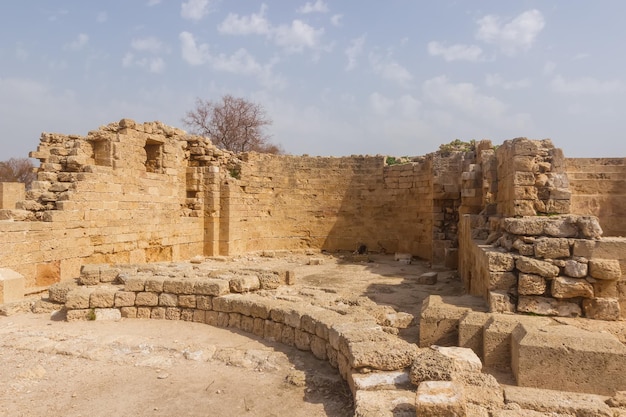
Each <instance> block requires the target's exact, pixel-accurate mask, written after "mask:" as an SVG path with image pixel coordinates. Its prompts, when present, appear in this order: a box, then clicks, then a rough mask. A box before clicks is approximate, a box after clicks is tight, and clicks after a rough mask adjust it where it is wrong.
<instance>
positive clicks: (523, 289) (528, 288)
mask: <svg viewBox="0 0 626 417" xmlns="http://www.w3.org/2000/svg"><path fill="white" fill-rule="evenodd" d="M547 288H548V286H547V284H546V279H545V278H544V277H542V276H540V275H534V274H520V275H519V280H518V283H517V292H518V294H520V295H543V293H545V292H546V289H547Z"/></svg>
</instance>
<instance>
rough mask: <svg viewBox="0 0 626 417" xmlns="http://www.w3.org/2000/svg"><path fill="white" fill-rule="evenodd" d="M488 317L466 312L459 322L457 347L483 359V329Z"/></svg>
mask: <svg viewBox="0 0 626 417" xmlns="http://www.w3.org/2000/svg"><path fill="white" fill-rule="evenodd" d="M489 317H490V315H489V314H487V313H479V312H474V311H468V312H467V313H465V315H464V316H463V317H462V318H461V320H460V321H459V347H464V348H469V349H472V350H473V351H474V352H475V353H476V355H478V357H479V358H482V357H483V329H484V327H485V324H487V321H488V320H489Z"/></svg>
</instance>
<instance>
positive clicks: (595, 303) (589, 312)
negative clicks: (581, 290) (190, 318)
mask: <svg viewBox="0 0 626 417" xmlns="http://www.w3.org/2000/svg"><path fill="white" fill-rule="evenodd" d="M583 311H584V312H585V317H587V318H590V319H595V320H608V321H615V320H619V318H620V314H621V308H620V303H619V300H618V299H617V298H592V299H588V300H583Z"/></svg>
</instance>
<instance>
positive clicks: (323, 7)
mask: <svg viewBox="0 0 626 417" xmlns="http://www.w3.org/2000/svg"><path fill="white" fill-rule="evenodd" d="M298 13H302V14H307V13H328V4H326V2H325V1H322V0H317V1H316V2H315V3H310V2H308V1H307V2H306V4H305V5H304V6H302V7H300V8H299V9H298Z"/></svg>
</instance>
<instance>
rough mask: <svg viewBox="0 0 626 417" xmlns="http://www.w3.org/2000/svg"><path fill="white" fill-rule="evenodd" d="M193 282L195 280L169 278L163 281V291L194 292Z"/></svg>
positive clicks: (174, 292) (176, 292) (175, 292)
mask: <svg viewBox="0 0 626 417" xmlns="http://www.w3.org/2000/svg"><path fill="white" fill-rule="evenodd" d="M195 283H196V280H192V279H185V278H169V279H166V280H165V281H163V292H169V293H172V294H194V293H195V292H194V287H195ZM209 295H210V294H209Z"/></svg>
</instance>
